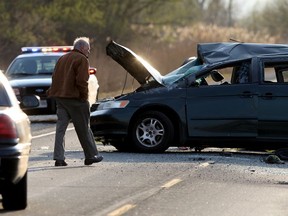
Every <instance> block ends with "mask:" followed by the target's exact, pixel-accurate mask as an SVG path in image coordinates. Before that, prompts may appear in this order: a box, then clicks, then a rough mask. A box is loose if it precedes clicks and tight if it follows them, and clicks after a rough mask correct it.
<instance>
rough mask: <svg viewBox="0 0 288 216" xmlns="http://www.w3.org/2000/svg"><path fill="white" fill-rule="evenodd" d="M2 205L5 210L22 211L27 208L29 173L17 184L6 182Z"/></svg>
mask: <svg viewBox="0 0 288 216" xmlns="http://www.w3.org/2000/svg"><path fill="white" fill-rule="evenodd" d="M2 205H3V208H4V209H5V210H21V209H25V208H26V207H27V171H26V174H25V175H24V177H23V178H22V179H21V180H20V181H19V182H18V183H17V184H13V183H11V182H6V184H5V188H4V191H3V193H2Z"/></svg>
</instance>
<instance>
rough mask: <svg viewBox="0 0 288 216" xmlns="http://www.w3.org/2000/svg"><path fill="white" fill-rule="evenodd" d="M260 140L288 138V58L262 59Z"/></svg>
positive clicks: (259, 114)
mask: <svg viewBox="0 0 288 216" xmlns="http://www.w3.org/2000/svg"><path fill="white" fill-rule="evenodd" d="M259 65H260V68H261V69H260V75H259V77H260V80H259V81H260V83H259V96H258V103H259V113H258V120H259V129H258V136H259V138H260V139H266V140H269V139H271V140H279V139H287V138H288V58H283V57H281V58H276V59H275V58H274V59H268V58H266V59H260V61H259Z"/></svg>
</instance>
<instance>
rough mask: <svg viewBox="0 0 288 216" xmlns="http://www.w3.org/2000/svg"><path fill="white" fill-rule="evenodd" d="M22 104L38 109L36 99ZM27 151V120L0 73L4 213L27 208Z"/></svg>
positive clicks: (0, 187)
mask: <svg viewBox="0 0 288 216" xmlns="http://www.w3.org/2000/svg"><path fill="white" fill-rule="evenodd" d="M23 100H24V101H23V105H24V106H27V107H35V106H38V104H39V101H38V100H37V98H36V97H33V96H31V97H30V96H29V97H25V98H23ZM30 148H31V131H30V121H29V119H28V117H27V115H26V114H25V113H24V112H23V111H22V110H21V109H20V107H19V104H18V101H17V99H16V97H15V94H14V92H13V90H12V88H11V86H10V84H9V82H8V80H7V78H6V77H5V76H4V74H3V73H2V72H1V71H0V163H1V164H0V193H1V195H2V205H3V207H4V209H7V210H19V209H25V208H26V206H27V169H28V160H29V153H30Z"/></svg>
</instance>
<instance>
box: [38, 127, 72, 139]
mask: <svg viewBox="0 0 288 216" xmlns="http://www.w3.org/2000/svg"><path fill="white" fill-rule="evenodd" d="M74 129H75V128H74V127H73V128H67V131H70V130H74ZM55 133H56V132H55V131H53V132H50V133H46V134H41V135H37V136H32V139H37V138H41V137H45V136H50V135H53V134H55Z"/></svg>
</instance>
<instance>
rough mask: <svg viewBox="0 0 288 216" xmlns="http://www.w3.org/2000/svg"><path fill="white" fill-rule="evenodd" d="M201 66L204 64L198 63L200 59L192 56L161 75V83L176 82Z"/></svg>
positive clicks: (169, 83)
mask: <svg viewBox="0 0 288 216" xmlns="http://www.w3.org/2000/svg"><path fill="white" fill-rule="evenodd" d="M203 66H204V65H202V64H200V61H199V60H198V59H197V58H193V59H192V60H190V61H188V62H187V63H186V64H184V65H182V66H181V67H179V68H177V69H176V70H174V71H172V72H170V73H168V74H166V75H165V76H163V77H162V81H163V84H164V85H171V84H173V83H175V82H177V81H178V80H180V79H182V78H184V77H187V76H189V75H190V74H193V73H195V72H197V71H199V70H200V69H201V68H203Z"/></svg>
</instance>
